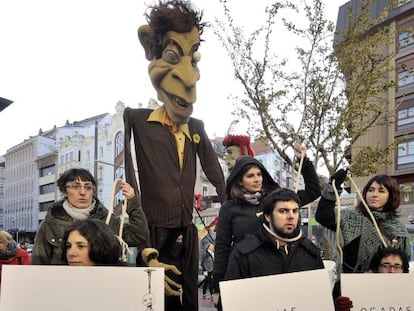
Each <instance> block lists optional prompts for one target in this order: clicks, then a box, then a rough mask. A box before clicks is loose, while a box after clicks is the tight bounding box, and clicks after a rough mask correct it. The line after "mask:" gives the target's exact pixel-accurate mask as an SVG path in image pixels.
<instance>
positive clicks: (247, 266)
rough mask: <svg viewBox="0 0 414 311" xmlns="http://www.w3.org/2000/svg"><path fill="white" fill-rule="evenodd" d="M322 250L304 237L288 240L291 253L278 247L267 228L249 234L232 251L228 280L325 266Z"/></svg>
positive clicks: (228, 267)
mask: <svg viewBox="0 0 414 311" xmlns="http://www.w3.org/2000/svg"><path fill="white" fill-rule="evenodd" d="M323 268H324V264H323V260H322V258H321V256H320V250H319V248H318V247H316V246H315V245H314V244H313V243H312V241H310V240H309V239H307V238H305V237H301V238H300V239H299V240H298V241H295V242H291V243H288V254H287V255H285V254H284V253H283V251H282V250H280V249H278V248H277V246H276V242H275V241H274V238H273V237H271V236H270V234H269V233H267V232H266V231H265V230H264V228H262V229H260V230H259V231H258V232H257V233H256V234H248V235H246V238H245V239H244V240H243V241H241V242H240V243H237V244H236V245H235V246H234V248H233V251H232V253H231V256H230V259H229V264H228V266H227V271H226V274H225V277H224V280H234V279H242V278H249V277H258V276H266V275H274V274H281V273H289V272H299V271H307V270H315V269H323Z"/></svg>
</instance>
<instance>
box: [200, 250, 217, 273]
mask: <svg viewBox="0 0 414 311" xmlns="http://www.w3.org/2000/svg"><path fill="white" fill-rule="evenodd" d="M201 267H202V268H203V271H207V272H213V267H214V258H213V255H211V254H210V252H209V251H206V252H205V254H204V255H203V258H202V260H201Z"/></svg>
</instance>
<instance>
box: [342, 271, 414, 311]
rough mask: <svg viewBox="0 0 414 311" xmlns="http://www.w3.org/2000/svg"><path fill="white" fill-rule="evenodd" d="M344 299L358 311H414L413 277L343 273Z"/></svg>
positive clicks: (399, 274)
mask: <svg viewBox="0 0 414 311" xmlns="http://www.w3.org/2000/svg"><path fill="white" fill-rule="evenodd" d="M341 290H342V296H348V297H349V298H350V299H351V300H352V302H353V305H354V307H353V308H352V310H358V311H377V310H378V311H381V310H386V311H413V310H414V298H413V290H414V274H411V273H361V274H360V273H343V274H342V275H341Z"/></svg>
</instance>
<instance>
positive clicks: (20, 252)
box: [0, 246, 30, 283]
mask: <svg viewBox="0 0 414 311" xmlns="http://www.w3.org/2000/svg"><path fill="white" fill-rule="evenodd" d="M3 265H30V255H29V253H28V252H27V251H26V250H24V249H22V248H20V247H18V246H16V254H15V255H14V256H13V257H10V258H8V259H6V258H4V259H0V283H1V274H2V270H3Z"/></svg>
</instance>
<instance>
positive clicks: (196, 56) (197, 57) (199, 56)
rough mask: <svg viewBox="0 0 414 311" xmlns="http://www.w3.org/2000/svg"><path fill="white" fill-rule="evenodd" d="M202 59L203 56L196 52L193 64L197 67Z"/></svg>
mask: <svg viewBox="0 0 414 311" xmlns="http://www.w3.org/2000/svg"><path fill="white" fill-rule="evenodd" d="M200 59H201V54H200V52H199V51H195V52H194V53H193V64H194V65H197V63H198V62H199V61H200Z"/></svg>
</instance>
